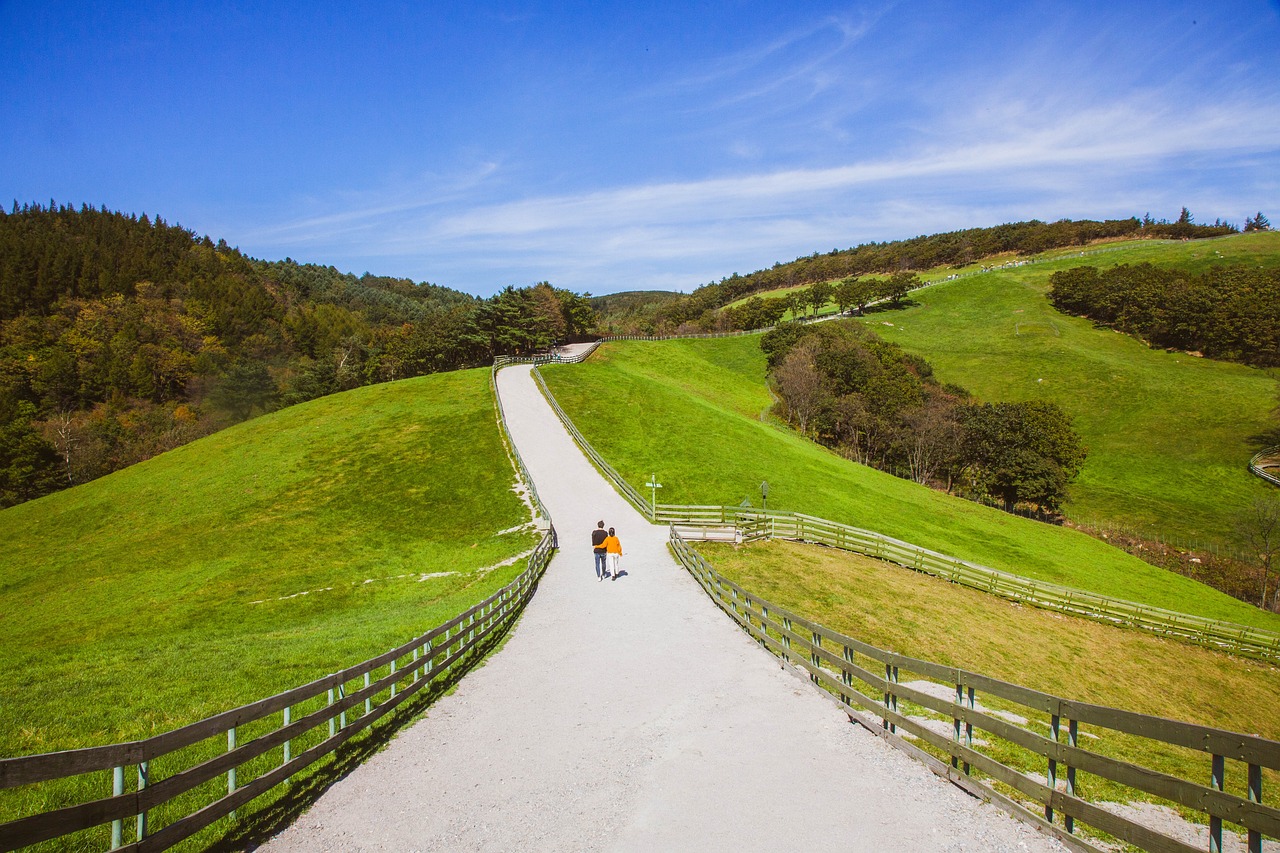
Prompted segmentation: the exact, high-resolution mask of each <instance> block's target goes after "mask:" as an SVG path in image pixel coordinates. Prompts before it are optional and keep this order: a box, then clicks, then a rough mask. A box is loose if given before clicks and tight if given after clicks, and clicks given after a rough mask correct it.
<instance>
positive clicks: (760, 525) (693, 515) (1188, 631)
mask: <svg viewBox="0 0 1280 853" xmlns="http://www.w3.org/2000/svg"><path fill="white" fill-rule="evenodd" d="M533 373H534V377H535V378H536V379H537V382H538V386H539V387H540V388H541V389H542V393H543V394H544V395H545V396H546V398H547V401H548V402H549V403H550V404H551V408H552V409H553V410H554V411H555V413H556V415H557V416H558V417H559V418H560V421H561V423H563V424H564V427H565V429H567V430H568V431H569V434H570V435H571V436H573V439H574V441H576V442H577V443H578V446H579V447H581V448H582V451H583V452H584V453H585V454H586V455H587V457H588V458H590V459H591V461H592V462H594V463H595V465H596V467H598V468H599V469H600V471H601V473H603V474H604V476H605V477H606V478H607V479H608V480H609V481H610V482H612V483H613V485H614V488H616V489H617V490H618V492H619V493H620V494H621V495H622V496H623V497H624V498H625V499H626V500H627V501H628V502H629V503H631V505H632V506H634V507H635V508H636V509H637V510H639V511H640V512H641V513H643V514H644V515H645V516H646V517H648V518H649V519H650V520H652V521H654V522H657V523H665V524H678V525H681V526H685V527H689V528H696V527H707V528H720V529H724V528H726V527H733V528H734V530H735V538H741V539H744V540H749V539H759V538H766V537H779V538H785V539H796V540H800V541H806V542H818V543H821V544H823V545H830V546H833V547H837V548H843V549H845V550H849V551H855V552H857V553H860V554H865V555H867V556H869V557H876V558H878V559H883V560H888V561H890V562H893V563H897V564H899V565H902V566H906V567H908V568H911V569H915V570H917V571H920V572H925V573H927V574H931V575H934V576H936V577H940V578H945V579H946V580H949V581H952V582H953V583H958V584H962V585H964V586H968V587H971V588H973V589H980V590H983V591H985V592H989V593H992V594H995V595H999V596H1002V597H1004V598H1007V599H1010V600H1013V601H1019V602H1023V603H1025V604H1031V605H1033V606H1036V607H1042V608H1045V609H1048V610H1057V611H1059V612H1063V613H1070V614H1072V615H1075V616H1082V617H1085V618H1088V619H1093V620H1096V621H1099V622H1105V623H1109V624H1114V625H1127V626H1131V627H1135V628H1141V629H1144V630H1147V631H1151V632H1153V633H1157V634H1160V635H1161V636H1165V637H1170V638H1173V639H1178V640H1183V641H1185V642H1189V643H1194V644H1197V645H1202V646H1207V647H1209V648H1214V649H1220V650H1223V651H1228V652H1232V653H1234V654H1239V655H1245V656H1248V657H1254V658H1260V659H1268V660H1272V661H1276V660H1280V634H1277V633H1275V632H1272V631H1267V630H1265V629H1262V628H1254V627H1251V626H1248V625H1238V624H1236V623H1233V622H1224V621H1220V620H1216V619H1207V618H1205V617H1203V616H1194V615H1192V614H1189V613H1179V612H1176V611H1173V610H1165V609H1163V608H1159V607H1154V606H1152V605H1147V604H1138V603H1136V602H1132V601H1125V600H1124V599H1120V598H1111V597H1109V596H1105V595H1098V594H1096V593H1091V592H1086V591H1084V590H1079V589H1073V588H1071V587H1066V586H1060V585H1058V584H1054V583H1050V582H1048V581H1038V580H1034V579H1032V578H1027V577H1022V576H1021V575H1015V574H1012V573H1009V572H1003V571H1000V570H999V569H992V568H988V567H986V566H982V565H979V564H977V563H971V562H969V561H967V560H961V559H958V558H956V557H950V556H947V555H946V554H941V553H938V552H937V551H932V550H929V549H928V548H923V547H921V546H919V545H913V544H911V543H910V542H904V541H902V540H900V539H894V538H892V537H889V536H884V535H883V534H880V533H875V532H873V531H870V530H861V529H859V528H856V527H850V526H848V525H845V524H840V523H837V522H834V521H827V520H826V519H822V518H817V517H815V516H810V515H804V514H802V513H795V512H779V511H776V510H769V511H767V512H766V511H764V510H756V509H749V508H743V507H725V506H687V505H677V504H658V505H657V506H656V507H651V506H650V505H649V503H648V502H647V501H646V500H645V499H644V497H643V496H641V495H640V493H639V492H638V491H636V489H635V487H634V486H632V485H631V484H629V483H628V482H627V481H626V480H625V479H624V478H623V477H622V475H621V474H619V473H618V472H617V471H616V470H615V469H614V468H613V466H611V465H610V464H609V463H608V462H607V461H606V460H605V459H604V457H603V456H601V455H600V454H599V452H597V451H596V449H595V448H594V447H592V446H591V443H590V442H589V441H587V439H586V438H585V437H584V436H583V435H582V433H581V432H579V431H578V428H577V427H576V426H575V425H574V423H573V421H572V420H571V419H570V418H569V416H568V414H567V413H565V411H564V409H562V408H561V407H560V404H559V403H558V402H556V399H555V395H553V394H552V393H551V389H550V388H548V387H547V384H546V382H545V381H544V380H543V379H542V376H541V375H540V374H539V373H538V371H537V369H536V368H535V369H534V371H533ZM717 538H718V537H717Z"/></svg>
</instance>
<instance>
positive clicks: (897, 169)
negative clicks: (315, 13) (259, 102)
mask: <svg viewBox="0 0 1280 853" xmlns="http://www.w3.org/2000/svg"><path fill="white" fill-rule="evenodd" d="M986 115H987V118H988V120H987V122H985V123H984V124H982V125H981V126H972V125H966V124H965V123H964V122H962V121H959V120H954V119H953V120H951V121H950V122H948V121H946V120H942V119H940V121H939V132H938V133H937V134H936V135H935V137H934V139H933V140H932V141H930V142H928V143H922V144H921V145H920V146H919V147H918V149H917V150H916V151H914V152H913V153H911V154H910V155H904V156H896V157H894V156H890V157H884V158H881V159H867V160H862V161H859V162H852V163H847V164H843V165H837V166H831V167H826V168H805V169H781V170H775V171H767V172H757V173H748V174H738V175H728V176H720V177H711V178H704V179H699V180H689V181H669V182H660V183H652V184H637V185H630V186H621V187H608V188H602V189H599V190H595V191H590V192H583V193H578V194H567V195H553V196H541V197H530V198H524V199H518V200H513V201H506V202H498V203H487V204H486V203H468V194H467V192H466V191H465V190H460V191H459V192H457V193H455V194H451V195H450V197H449V198H448V199H447V201H446V200H444V199H443V197H442V196H440V195H439V194H434V193H433V194H432V196H431V197H429V198H417V199H402V200H400V201H397V202H395V203H391V204H373V205H370V206H367V207H352V208H350V209H345V210H337V211H333V212H331V213H327V214H325V215H321V216H312V217H306V218H304V219H300V220H298V221H296V222H291V223H287V224H285V225H283V226H281V227H280V228H279V229H277V230H276V232H275V234H274V235H271V234H267V233H264V234H261V235H259V239H260V240H261V241H262V242H263V243H265V244H268V245H269V244H270V243H271V242H272V240H273V239H276V240H279V241H280V244H281V245H284V244H286V243H287V244H291V245H293V244H298V243H303V244H310V245H318V244H325V245H329V246H340V247H343V248H344V249H345V250H347V251H356V250H358V254H360V255H361V256H363V257H367V258H384V259H397V258H398V259H402V260H408V259H415V260H416V261H417V262H421V263H423V264H424V265H425V266H427V267H428V268H430V269H432V270H444V271H446V274H445V275H441V273H440V272H432V273H431V277H432V280H437V281H443V282H444V283H450V279H449V275H450V274H452V275H463V276H467V275H470V276H471V278H472V280H474V278H475V277H477V276H484V275H486V274H487V275H490V276H493V275H505V276H508V277H514V278H515V281H517V282H520V281H524V280H526V279H528V280H537V279H540V278H546V277H550V278H552V280H554V281H557V283H559V284H563V285H565V286H579V287H583V288H584V289H588V288H591V287H594V289H596V290H599V289H601V288H600V287H599V286H598V285H591V280H592V279H593V278H596V279H601V278H603V279H609V280H611V281H618V282H620V284H623V285H625V286H628V287H630V286H646V285H647V286H652V285H653V283H654V282H656V281H659V280H668V277H667V273H668V272H669V271H670V270H672V269H674V268H676V267H678V266H679V265H681V264H683V265H684V266H685V268H686V269H687V270H689V272H690V273H692V271H693V270H696V269H703V268H706V267H709V266H711V264H710V263H709V262H708V260H709V259H713V258H714V259H718V261H719V262H720V263H725V264H728V265H729V266H722V267H720V269H721V274H726V273H727V272H728V271H731V269H730V266H731V267H737V268H739V269H740V270H741V271H747V269H746V267H747V266H748V263H749V262H753V263H757V264H759V265H767V264H769V263H771V262H772V261H774V260H782V259H786V258H787V254H786V253H787V252H788V251H792V252H795V253H797V254H798V253H803V252H805V251H810V250H813V249H818V250H823V251H825V250H826V249H827V248H834V247H836V246H845V245H849V244H850V243H851V242H855V241H860V240H861V239H884V237H885V235H886V229H892V228H898V229H904V230H897V231H891V230H890V231H889V232H888V233H889V234H892V235H893V236H912V235H914V234H915V233H923V231H924V226H925V225H929V226H930V227H934V228H936V229H938V230H947V229H948V228H955V227H966V226H969V225H972V224H975V222H980V221H982V220H981V219H978V220H974V219H965V218H964V216H965V214H958V213H957V212H956V206H955V203H954V202H953V201H952V199H953V198H955V197H957V196H967V198H968V199H969V201H968V203H967V204H966V205H964V209H965V210H967V211H969V214H968V215H974V213H973V212H974V211H975V210H979V209H986V210H991V209H993V203H992V201H991V199H990V198H988V197H989V196H990V195H992V194H993V193H997V192H999V193H1001V194H1004V195H1005V196H1006V197H1008V196H1012V197H1018V196H1020V197H1021V199H1022V204H1018V203H1012V204H1010V203H1009V202H1008V201H1007V199H1006V201H1005V202H1004V207H1002V208H998V209H1002V210H1010V211H1017V210H1022V209H1024V208H1025V207H1027V206H1029V205H1030V204H1033V203H1036V202H1041V203H1042V202H1043V200H1044V199H1045V198H1046V197H1048V198H1052V199H1054V204H1055V206H1056V207H1058V208H1067V209H1069V210H1078V211H1082V212H1083V215H1102V214H1103V213H1106V212H1107V211H1111V210H1114V207H1113V206H1111V205H1113V204H1114V199H1115V197H1116V192H1117V190H1119V189H1122V188H1123V187H1124V186H1126V185H1129V184H1132V183H1133V182H1135V181H1140V179H1141V176H1142V175H1144V174H1149V173H1153V172H1154V171H1155V170H1158V169H1160V170H1164V169H1168V168H1169V167H1170V165H1171V164H1172V163H1175V162H1176V161H1179V160H1185V159H1187V158H1205V157H1207V158H1209V159H1211V160H1214V161H1215V162H1223V163H1226V162H1231V161H1235V162H1240V163H1247V162H1248V159H1247V158H1248V155H1260V156H1262V157H1263V158H1264V159H1265V158H1266V157H1267V156H1268V155H1275V154H1278V153H1280V111H1277V110H1276V109H1274V105H1272V104H1270V103H1267V102H1251V101H1247V100H1239V101H1235V102H1229V103H1218V104H1212V105H1208V106H1203V107H1199V108H1197V109H1193V110H1186V109H1177V108H1175V107H1173V106H1170V105H1168V104H1163V103H1161V102H1160V101H1159V100H1158V99H1156V98H1154V97H1151V96H1135V97H1133V98H1131V99H1129V100H1126V101H1117V102H1114V103H1111V104H1107V105H1101V106H1095V107H1090V108H1084V109H1077V110H1063V111H1058V109H1057V108H1056V107H1052V108H1045V107H1038V106H1032V105H1029V104H1027V103H1026V102H1018V101H1015V100H1006V101H1004V102H1002V103H1001V104H1000V105H999V106H998V108H993V109H989V110H987V111H986ZM485 177H487V176H485ZM483 180H484V177H480V176H478V177H477V178H476V183H477V185H478V184H479V183H480V182H482V181H483ZM460 186H461V185H460ZM1147 206H1149V203H1148V204H1147V205H1144V206H1143V208H1142V209H1143V210H1145V209H1146V208H1147ZM1100 208H1102V209H1101V210H1100ZM1134 212H1138V211H1135V210H1132V209H1131V210H1128V211H1125V213H1134ZM1027 215H1028V216H1044V215H1046V212H1045V211H1037V210H1031V211H1030V212H1029V213H1028V214H1027ZM854 237H857V238H858V240H853V239H852V238H854ZM355 243H359V245H358V246H356V245H353V244H355ZM806 247H807V248H806ZM794 256H795V255H794V254H792V255H791V257H794ZM733 258H737V259H739V260H737V261H733V260H725V259H733ZM388 265H391V264H390V260H389V261H388ZM464 265H465V266H464ZM752 268H754V267H752ZM535 269H536V270H540V272H533V270H535ZM467 270H470V273H468V272H467ZM522 270H528V271H529V272H528V273H524V274H521V271H522ZM423 277H426V276H423ZM686 280H687V279H686ZM496 284H498V282H495V283H494V286H496ZM472 287H473V289H475V286H474V285H473V286H472ZM481 287H482V289H483V286H481Z"/></svg>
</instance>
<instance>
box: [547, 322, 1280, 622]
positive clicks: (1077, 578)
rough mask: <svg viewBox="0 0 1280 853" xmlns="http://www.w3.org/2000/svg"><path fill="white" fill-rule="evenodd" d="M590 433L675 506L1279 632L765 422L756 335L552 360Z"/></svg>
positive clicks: (1210, 595) (1270, 617)
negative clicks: (879, 541) (870, 540)
mask: <svg viewBox="0 0 1280 853" xmlns="http://www.w3.org/2000/svg"><path fill="white" fill-rule="evenodd" d="M544 374H545V376H546V379H547V383H548V385H549V386H550V388H551V389H552V391H553V393H554V394H555V395H556V397H557V399H558V400H559V401H560V403H561V405H562V406H564V408H565V409H566V411H568V413H569V415H570V416H571V417H572V418H573V419H574V421H575V423H576V424H577V425H578V427H579V428H580V429H581V430H582V432H583V433H584V435H585V436H586V437H587V439H588V440H589V441H591V442H592V443H593V444H594V445H595V446H596V448H597V449H598V450H599V451H600V452H601V453H602V454H604V456H605V457H606V458H607V459H609V460H610V462H611V464H613V465H614V467H616V468H617V469H618V470H619V471H620V472H621V474H622V475H623V476H624V477H625V478H626V479H627V480H628V481H629V482H630V483H632V484H633V485H635V486H637V487H640V486H641V484H643V483H644V482H645V479H646V478H647V477H648V476H649V475H650V474H651V473H654V472H656V473H657V474H658V477H659V480H660V481H661V482H662V483H663V486H664V488H663V492H662V495H661V500H662V501H663V502H664V503H703V504H730V505H733V504H740V503H743V502H744V501H746V502H750V503H751V504H753V505H756V506H759V504H760V483H761V481H764V480H767V481H768V483H769V505H770V506H771V507H774V508H778V509H790V510H797V511H801V512H808V513H812V514H814V515H819V516H824V517H827V518H831V519H833V520H836V521H840V522H844V523H848V524H853V525H856V526H859V527H865V528H869V529H872V530H876V531H879V532H882V533H886V534H888V535H891V536H895V537H898V538H901V539H905V540H907V541H910V542H914V543H917V544H920V545H924V546H926V547H930V548H934V549H936V550H939V551H942V552H944V553H948V554H952V555H955V556H957V557H962V558H965V559H969V560H973V561H975V562H978V563H983V564H985V565H989V566H992V567H994V568H999V569H1004V570H1006V571H1011V572H1015V573H1018V574H1022V575H1026V576H1030V577H1036V578H1043V579H1045V580H1052V581H1054V582H1056V583H1062V584H1067V585H1069V586H1075V587H1080V588H1083V589H1088V590H1092V591H1095V592H1100V593H1104V594H1107V595H1111V596H1115V597H1119V598H1126V599H1129V600H1133V601H1141V602H1148V603H1151V604H1155V605H1158V606H1161V607H1167V608H1170V609H1173V610H1182V611H1186V612H1191V613H1198V614H1201V615H1204V616H1210V617H1213V618H1219V619H1228V620H1232V621H1237V622H1243V623H1246V624H1251V625H1257V626H1260V627H1266V628H1271V629H1273V630H1274V629H1280V617H1277V616H1275V615H1274V614H1269V613H1264V612H1263V611H1260V610H1258V609H1257V608H1254V607H1251V606H1249V605H1246V604H1244V603H1242V602H1239V601H1237V600H1235V599H1232V598H1230V597H1229V596H1226V595H1224V594H1222V593H1219V592H1217V591H1216V590H1212V589H1210V588H1208V587H1206V586H1203V585H1202V584H1198V583H1195V582H1194V581H1191V580H1188V579H1186V578H1183V577H1181V576H1179V575H1175V574H1173V573H1171V572H1166V571H1163V570H1160V569H1157V568H1155V567H1153V566H1150V565H1148V564H1147V563H1144V562H1142V561H1141V560H1138V559H1137V558H1134V557H1130V556H1129V555H1127V554H1124V553H1123V552H1121V551H1119V550H1118V549H1115V548H1112V547H1111V546H1109V545H1107V544H1105V543H1103V542H1101V541H1099V540H1096V539H1092V538H1090V537H1088V536H1085V535H1084V534H1081V533H1078V532H1075V531H1071V530H1067V529H1064V528H1061V527H1054V526H1051V525H1046V524H1041V523H1038V522H1033V521H1029V520H1026V519H1022V518H1019V517H1016V516H1010V515H1007V514H1005V513H1002V512H999V511H997V510H993V509H989V508H986V507H983V506H980V505H977V504H973V503H969V502H967V501H963V500H959V499H956V498H951V497H948V496H947V495H944V494H941V493H939V492H935V491H932V490H929V489H926V488H923V487H921V486H918V485H916V484H914V483H911V482H908V481H906V480H901V479H898V478H896V477H892V476H890V475H888V474H884V473H881V472H878V471H875V470H872V469H869V468H866V467H863V466H860V465H856V464H854V463H851V462H849V461H847V460H844V459H842V458H840V457H838V456H837V455H835V454H834V453H831V452H829V451H827V450H825V449H823V448H821V447H818V446H817V445H815V444H813V443H811V442H809V441H806V440H804V439H802V438H800V437H799V436H798V435H796V434H795V433H793V432H791V431H790V430H787V429H784V428H781V427H778V426H775V425H773V424H771V423H769V422H768V419H767V418H766V417H764V415H763V413H764V412H765V410H767V408H768V407H769V405H770V403H771V400H770V397H769V392H768V389H767V388H766V386H765V383H764V374H765V369H764V357H763V355H762V354H761V352H760V350H759V344H758V339H757V338H756V337H755V336H746V337H740V338H724V339H712V340H680V341H665V342H626V343H614V344H607V345H605V346H603V347H601V348H600V349H599V350H597V352H596V354H595V355H594V356H592V358H591V359H590V360H588V361H587V362H586V363H584V364H582V365H574V366H551V367H547V368H544Z"/></svg>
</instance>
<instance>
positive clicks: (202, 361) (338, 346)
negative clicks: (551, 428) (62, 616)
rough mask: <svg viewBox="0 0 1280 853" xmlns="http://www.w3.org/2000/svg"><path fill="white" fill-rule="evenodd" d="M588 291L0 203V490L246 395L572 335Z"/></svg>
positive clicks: (28, 491) (141, 443) (220, 423)
mask: <svg viewBox="0 0 1280 853" xmlns="http://www.w3.org/2000/svg"><path fill="white" fill-rule="evenodd" d="M594 322H595V318H594V312H593V311H592V310H591V307H590V305H589V304H588V302H587V299H586V297H584V296H580V295H578V294H575V293H571V292H569V291H566V290H561V289H558V288H554V287H552V286H551V285H550V284H548V283H546V282H542V283H539V284H537V285H534V286H530V287H521V288H516V287H507V288H506V289H504V290H503V291H502V292H500V293H498V294H497V295H495V296H493V297H492V298H490V299H478V298H476V297H474V296H470V295H468V294H465V293H461V292H459V291H456V290H451V289H449V288H445V287H440V286H438V285H432V284H428V283H415V282H412V281H409V280H407V279H400V278H387V277H381V276H372V275H369V274H367V273H366V274H365V275H363V276H355V275H351V274H347V273H340V272H338V271H337V270H336V269H334V268H333V267H325V266H318V265H314V264H302V263H298V262H296V261H294V260H292V259H286V260H284V261H278V262H266V261H259V260H255V259H252V258H249V257H246V256H245V255H243V254H242V253H240V252H239V251H238V250H237V249H234V248H232V247H230V246H228V245H227V244H226V243H225V242H223V241H218V242H217V243H214V242H213V241H212V240H210V239H209V238H208V237H199V236H197V235H195V234H194V233H193V232H191V231H188V230H186V229H184V228H181V227H179V226H176V225H170V224H168V223H166V222H165V221H164V220H162V219H161V218H160V217H154V218H150V217H147V216H146V215H143V216H140V217H139V216H132V215H124V214H120V213H115V212H110V211H107V210H105V209H93V208H89V207H81V208H79V209H74V208H71V207H67V206H58V205H56V204H52V203H51V204H50V205H48V206H43V205H24V206H22V207H19V206H18V205H16V204H15V205H14V207H13V209H12V211H8V212H6V211H4V210H3V209H0V506H9V505H12V504H14V503H18V502H21V501H24V500H29V499H31V498H34V497H38V496H40V495H42V494H47V493H49V492H51V491H55V490H57V489H60V488H65V487H67V486H70V485H74V484H77V483H82V482H86V481H88V480H91V479H94V478H96V477H99V476H102V475H103V474H107V473H109V472H111V471H114V470H117V469H119V468H122V467H125V466H127V465H131V464H133V463H135V462H138V461H141V460H143V459H146V458H148V457H150V456H153V455H155V454H156V453H160V452H163V451H164V450H168V449H171V448H173V447H176V446H178V445H180V444H184V443H186V442H188V441H190V440H192V439H194V438H198V437H200V436H202V435H206V434H208V433H210V432H213V431H215V430H217V429H221V428H223V427H225V426H228V425H230V424H232V423H235V422H237V421H240V420H243V419H245V418H247V417H250V416H252V415H253V414H255V413H258V412H264V411H269V410H272V409H275V408H278V407H280V406H284V405H289V404H292V403H297V402H302V401H304V400H309V399H312V398H314V397H319V396H322V395H325V394H329V393H333V392H335V391H341V390H346V389H350V388H354V387H357V386H359V385H365V384H370V383H374V382H383V381H388V380H393V379H402V378H406V377H410V376H418V375H421V374H425V373H433V372H436V371H441V370H451V369H456V368H460V367H469V366H476V365H482V364H488V363H491V362H492V360H493V357H494V355H495V354H502V353H506V354H526V353H530V352H535V351H538V350H543V349H546V348H547V347H549V346H551V345H552V344H553V343H555V342H557V341H561V340H564V339H566V338H569V337H572V336H576V335H581V334H583V333H585V332H586V331H588V330H589V329H591V328H592V327H593V325H594Z"/></svg>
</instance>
